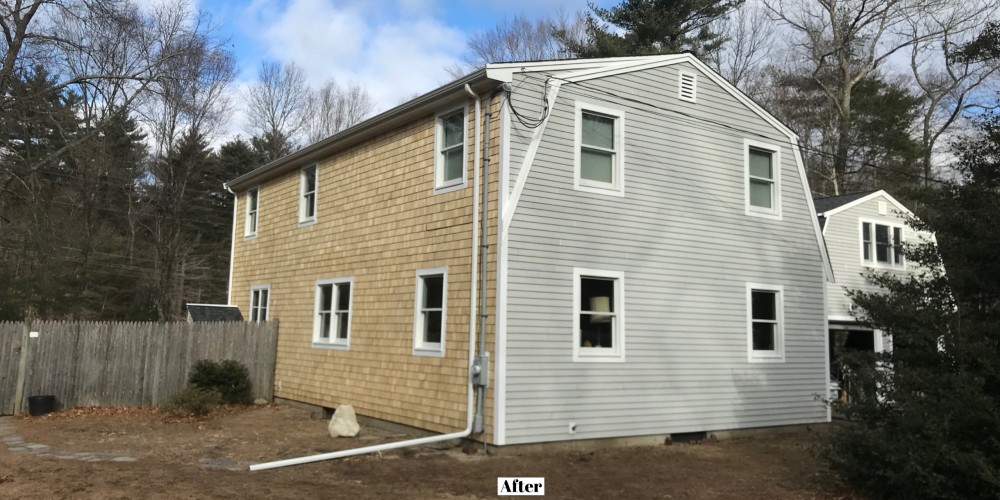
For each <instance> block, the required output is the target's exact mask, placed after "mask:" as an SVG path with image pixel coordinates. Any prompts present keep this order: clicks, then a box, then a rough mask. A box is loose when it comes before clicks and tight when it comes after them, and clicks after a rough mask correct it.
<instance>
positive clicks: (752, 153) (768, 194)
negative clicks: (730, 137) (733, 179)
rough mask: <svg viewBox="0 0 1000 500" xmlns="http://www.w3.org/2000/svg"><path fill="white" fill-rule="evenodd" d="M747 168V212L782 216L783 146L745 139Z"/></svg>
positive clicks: (758, 214) (749, 213) (762, 215)
mask: <svg viewBox="0 0 1000 500" xmlns="http://www.w3.org/2000/svg"><path fill="white" fill-rule="evenodd" d="M743 142H744V155H745V158H744V162H745V167H744V168H745V171H746V188H745V189H746V213H747V215H754V216H759V217H765V218H771V219H780V218H781V175H780V171H781V168H780V165H781V154H780V151H781V150H780V148H778V147H777V146H772V145H769V144H764V143H760V142H757V141H751V140H744V141H743Z"/></svg>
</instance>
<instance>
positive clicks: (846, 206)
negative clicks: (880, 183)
mask: <svg viewBox="0 0 1000 500" xmlns="http://www.w3.org/2000/svg"><path fill="white" fill-rule="evenodd" d="M879 196H884V197H885V199H886V200H889V203H892V204H893V205H894V206H895V207H896V208H897V209H898V210H899V211H900V212H904V213H906V214H908V215H913V212H911V211H910V209H909V208H906V207H904V206H903V204H902V203H900V202H899V201H897V200H896V199H895V198H893V197H892V196H890V195H889V193H886V192H885V191H884V190H882V189H879V190H878V191H875V192H874V193H870V194H868V195H866V196H863V197H861V198H858V199H856V200H854V201H852V202H850V203H845V204H843V205H841V206H839V207H837V208H833V209H830V210H827V211H826V212H823V213H821V214H820V215H822V216H824V217H826V218H828V219H829V218H830V216H831V215H834V214H837V213H840V212H843V211H844V210H847V209H849V208H852V207H856V206H858V205H860V204H862V203H865V202H868V201H871V200H874V199H875V198H878V197H879Z"/></svg>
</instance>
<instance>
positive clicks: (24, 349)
mask: <svg viewBox="0 0 1000 500" xmlns="http://www.w3.org/2000/svg"><path fill="white" fill-rule="evenodd" d="M30 333H31V319H28V318H25V320H24V329H23V330H22V331H21V352H20V353H18V354H19V355H20V360H19V361H18V364H17V385H16V386H14V387H16V389H15V390H14V415H20V414H21V412H22V411H23V410H24V408H22V406H24V405H23V404H22V403H21V401H22V400H24V384H25V380H24V377H25V375H26V372H27V371H28V338H29V334H30Z"/></svg>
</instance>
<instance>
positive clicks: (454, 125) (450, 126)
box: [441, 111, 465, 149]
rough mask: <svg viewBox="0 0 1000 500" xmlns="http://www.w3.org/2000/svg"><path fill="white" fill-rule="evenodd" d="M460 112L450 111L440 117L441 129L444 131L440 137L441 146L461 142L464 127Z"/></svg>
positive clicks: (444, 147)
mask: <svg viewBox="0 0 1000 500" xmlns="http://www.w3.org/2000/svg"><path fill="white" fill-rule="evenodd" d="M462 114H463V113H462V112H461V111H459V112H457V113H452V114H450V115H448V116H443V117H441V129H442V131H443V132H444V133H443V134H442V137H441V148H442V149H446V148H448V147H451V146H455V145H457V144H461V143H462V134H463V130H462V129H463V128H464V125H465V123H464V121H465V120H464V119H463V118H464V117H463V116H462Z"/></svg>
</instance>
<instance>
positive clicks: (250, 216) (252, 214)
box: [243, 186, 260, 238]
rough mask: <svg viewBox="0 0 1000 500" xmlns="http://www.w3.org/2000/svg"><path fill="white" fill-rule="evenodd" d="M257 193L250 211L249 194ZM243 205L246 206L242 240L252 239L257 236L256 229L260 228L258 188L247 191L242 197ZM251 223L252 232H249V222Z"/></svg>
mask: <svg viewBox="0 0 1000 500" xmlns="http://www.w3.org/2000/svg"><path fill="white" fill-rule="evenodd" d="M253 192H255V193H257V194H256V196H254V201H255V203H254V206H253V209H252V210H251V208H250V193H253ZM244 203H245V204H246V218H245V219H244V222H243V237H244V238H254V237H256V236H257V228H259V227H260V186H257V187H255V188H253V189H248V190H247V192H246V194H245V196H244ZM251 220H252V221H253V224H252V226H253V230H252V231H251V230H250V226H251V224H250V221H251Z"/></svg>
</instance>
